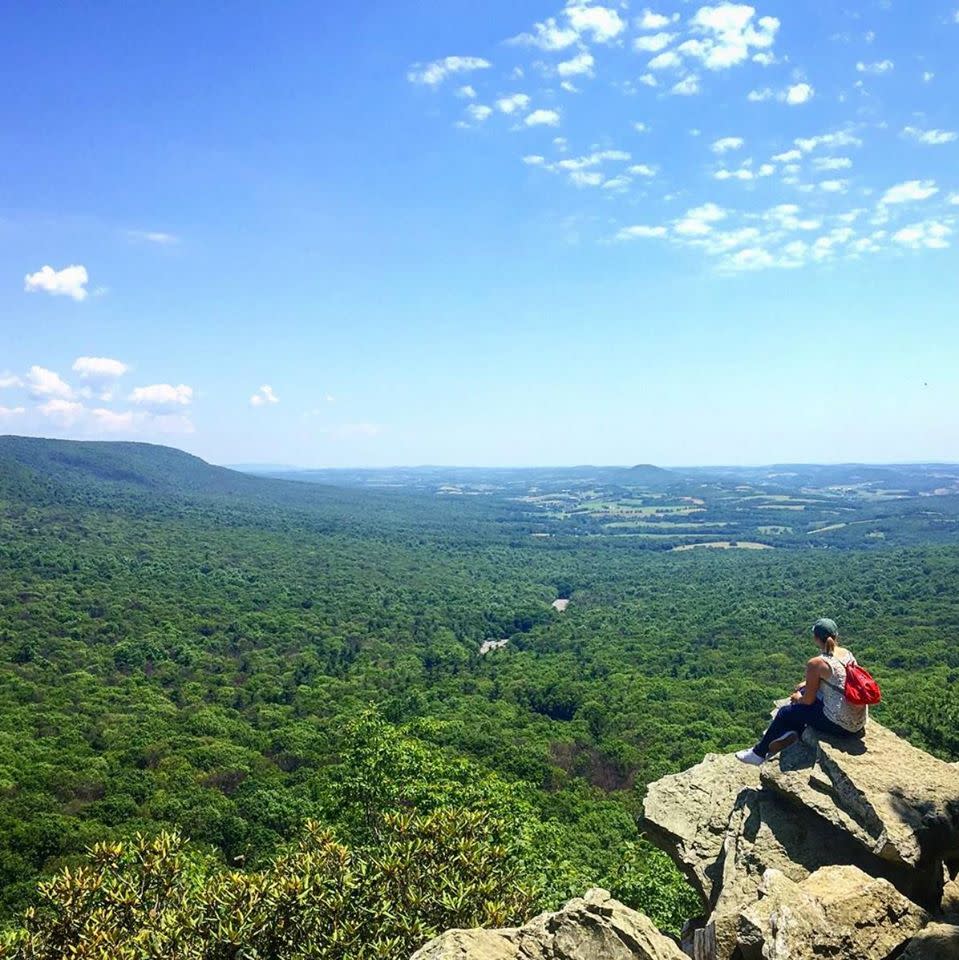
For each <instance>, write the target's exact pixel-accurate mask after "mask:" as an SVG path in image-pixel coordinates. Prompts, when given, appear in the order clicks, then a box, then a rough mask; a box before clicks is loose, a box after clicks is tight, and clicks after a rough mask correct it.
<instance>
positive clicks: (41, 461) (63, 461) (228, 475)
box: [0, 436, 272, 494]
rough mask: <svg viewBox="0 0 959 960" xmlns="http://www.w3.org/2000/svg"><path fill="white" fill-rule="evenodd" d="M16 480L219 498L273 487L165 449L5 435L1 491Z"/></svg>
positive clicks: (0, 463) (150, 445)
mask: <svg viewBox="0 0 959 960" xmlns="http://www.w3.org/2000/svg"><path fill="white" fill-rule="evenodd" d="M15 480H19V482H20V483H21V484H22V483H24V482H27V481H28V480H32V481H33V482H40V481H42V482H43V483H45V484H49V483H50V482H53V483H54V484H56V485H58V486H66V487H71V486H78V485H80V486H83V485H89V484H90V483H97V484H104V483H105V484H109V485H115V486H127V487H135V488H136V487H138V488H141V489H149V490H158V491H159V490H167V491H177V492H187V493H217V494H241V493H250V492H254V491H255V490H256V489H257V488H259V487H260V486H261V485H262V484H264V483H269V482H272V481H267V480H262V479H260V478H257V477H252V476H249V475H247V474H244V473H239V472H237V471H235V470H228V469H227V468H226V467H216V466H213V465H212V464H209V463H207V462H206V461H205V460H202V459H201V458H200V457H196V456H194V455H193V454H190V453H185V452H184V451H183V450H177V449H176V448H175V447H165V446H161V445H159V444H153V443H136V442H130V441H118V440H53V439H47V438H43V437H17V436H0V486H6V485H8V484H10V483H11V482H14V481H15Z"/></svg>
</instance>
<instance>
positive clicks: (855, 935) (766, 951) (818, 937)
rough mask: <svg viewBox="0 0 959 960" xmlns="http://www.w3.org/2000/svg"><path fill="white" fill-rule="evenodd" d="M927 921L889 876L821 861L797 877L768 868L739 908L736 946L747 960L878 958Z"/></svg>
mask: <svg viewBox="0 0 959 960" xmlns="http://www.w3.org/2000/svg"><path fill="white" fill-rule="evenodd" d="M928 920H929V917H928V914H926V912H925V911H924V910H923V909H921V908H920V907H917V906H916V905H915V904H914V903H913V902H912V901H911V900H908V899H906V897H904V896H903V895H902V894H901V893H900V892H899V891H898V890H897V889H896V888H895V887H894V886H893V885H892V884H891V883H889V881H888V880H877V879H875V878H874V877H870V876H867V875H866V874H865V873H863V872H862V871H861V870H860V869H859V868H858V867H839V866H836V867H821V868H820V869H819V870H817V871H816V872H815V873H812V874H810V875H809V876H808V877H806V879H805V880H803V881H801V882H800V883H795V882H794V881H792V880H790V879H789V878H788V877H786V876H785V875H783V874H782V873H780V872H779V871H778V870H767V871H766V873H765V875H764V876H763V881H762V884H761V885H760V888H759V899H758V900H757V901H756V902H755V903H753V904H751V905H750V906H748V907H747V908H746V909H745V910H743V911H742V913H741V915H740V948H741V950H740V952H741V954H742V956H743V958H744V960H816V958H819V957H823V956H827V957H849V958H852V957H856V958H858V957H862V958H863V960H865V958H876V960H880V958H886V957H892V956H894V955H895V954H896V953H897V951H899V950H900V949H901V948H902V946H903V944H906V943H908V942H909V941H910V940H911V939H912V938H913V937H914V936H915V935H916V934H917V933H919V931H920V930H922V928H923V927H924V926H925V925H926V923H927V922H928Z"/></svg>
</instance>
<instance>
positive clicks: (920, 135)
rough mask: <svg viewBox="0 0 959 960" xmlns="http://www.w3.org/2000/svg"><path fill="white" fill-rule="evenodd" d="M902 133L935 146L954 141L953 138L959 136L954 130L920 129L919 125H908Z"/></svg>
mask: <svg viewBox="0 0 959 960" xmlns="http://www.w3.org/2000/svg"><path fill="white" fill-rule="evenodd" d="M902 135H903V136H904V137H910V138H911V139H913V140H917V141H918V142H919V143H924V144H926V145H928V146H933V147H937V146H941V145H942V144H944V143H952V142H953V140H956V139H957V138H959V134H957V133H955V132H954V131H952V130H920V129H919V128H918V127H906V128H905V129H904V130H903V131H902Z"/></svg>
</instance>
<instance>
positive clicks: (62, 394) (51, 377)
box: [27, 366, 73, 400]
mask: <svg viewBox="0 0 959 960" xmlns="http://www.w3.org/2000/svg"><path fill="white" fill-rule="evenodd" d="M27 389H28V390H29V391H30V392H31V393H32V394H33V395H34V396H35V397H59V398H60V399H62V400H70V399H72V397H73V388H72V387H71V386H70V384H68V383H67V382H66V381H65V380H62V379H61V378H60V375H59V374H57V373H54V372H53V371H52V370H48V369H47V368H46V367H38V366H32V367H31V368H30V372H29V373H28V374H27Z"/></svg>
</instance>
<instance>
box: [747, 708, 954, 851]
mask: <svg viewBox="0 0 959 960" xmlns="http://www.w3.org/2000/svg"><path fill="white" fill-rule="evenodd" d="M761 778H762V783H763V786H767V787H769V788H770V789H773V790H776V791H777V792H779V793H781V794H782V795H783V796H786V797H788V798H790V799H791V800H792V801H794V802H795V803H797V804H800V805H801V806H802V807H803V808H804V809H806V810H809V811H812V812H814V813H816V814H818V815H819V816H820V817H822V818H823V819H825V820H827V821H828V822H829V823H833V824H836V825H837V826H839V827H841V828H842V829H843V830H844V831H845V832H846V833H848V834H849V835H850V836H851V837H853V838H854V839H855V840H857V841H858V842H859V843H860V844H862V846H864V847H865V848H866V849H867V850H869V851H870V852H872V853H874V854H875V855H876V856H878V857H880V858H881V859H883V860H886V861H889V862H890V863H897V864H904V865H906V866H909V867H913V868H922V867H924V866H926V865H929V864H932V863H934V862H937V861H938V862H941V861H942V860H948V859H950V858H954V857H956V856H959V769H957V768H956V767H955V766H953V765H952V764H948V763H945V762H943V761H942V760H937V759H936V758H935V757H932V756H930V755H929V754H928V753H924V752H923V751H922V750H918V749H917V748H916V747H913V746H912V745H911V744H909V743H907V742H906V741H905V740H902V739H901V738H900V737H897V736H896V735H895V734H894V733H892V731H890V730H887V729H886V728H885V727H883V726H881V725H880V724H878V723H875V722H870V723H869V726H868V728H867V733H866V737H865V739H863V740H834V739H832V738H829V737H827V736H825V735H820V734H817V733H816V732H815V731H814V730H812V729H811V728H807V730H806V732H805V733H804V734H803V738H802V743H801V744H797V745H796V746H795V747H791V748H789V749H788V750H785V751H784V752H783V754H782V757H781V758H780V760H779V762H775V763H768V764H766V765H765V766H764V767H763V768H762V775H761Z"/></svg>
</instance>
